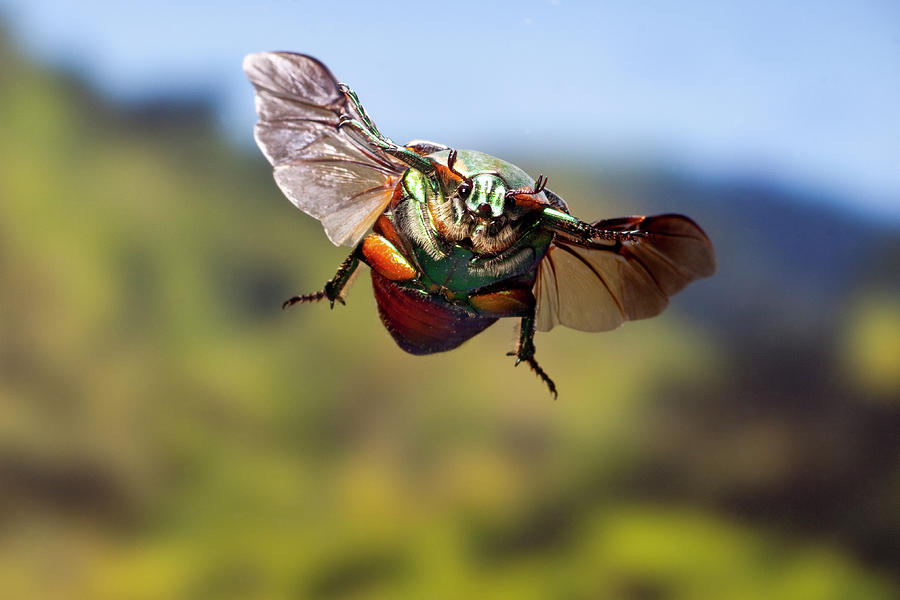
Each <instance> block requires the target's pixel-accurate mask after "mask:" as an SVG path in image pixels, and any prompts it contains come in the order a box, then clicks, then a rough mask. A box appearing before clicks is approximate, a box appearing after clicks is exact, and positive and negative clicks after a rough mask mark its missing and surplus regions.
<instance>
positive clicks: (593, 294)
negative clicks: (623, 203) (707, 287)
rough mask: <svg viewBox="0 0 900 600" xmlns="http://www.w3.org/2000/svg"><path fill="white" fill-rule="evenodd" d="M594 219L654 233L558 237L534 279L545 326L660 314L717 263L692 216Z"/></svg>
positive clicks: (591, 325)
mask: <svg viewBox="0 0 900 600" xmlns="http://www.w3.org/2000/svg"><path fill="white" fill-rule="evenodd" d="M593 225H594V226H595V227H596V228H598V229H605V230H614V231H635V230H636V231H640V232H644V233H647V234H649V235H647V236H645V237H637V238H635V239H634V240H632V241H626V242H611V241H599V242H596V243H591V244H588V245H582V244H578V243H576V242H574V241H572V240H568V239H563V238H558V239H556V240H554V242H553V245H552V246H551V247H550V250H549V251H548V253H547V256H546V257H545V258H544V260H542V261H541V264H540V266H539V267H538V275H537V280H536V281H535V285H534V295H535V297H536V298H537V309H536V328H537V329H538V330H539V331H549V330H550V329H552V328H553V327H554V326H555V325H565V326H566V327H571V328H573V329H579V330H581V331H607V330H609V329H615V328H616V327H618V326H619V325H621V324H622V323H623V322H625V321H633V320H636V319H646V318H648V317H653V316H655V315H658V314H659V313H660V312H662V310H663V309H664V308H665V307H666V305H667V304H668V302H669V296H671V295H672V294H674V293H676V292H677V291H679V290H681V289H682V288H683V287H684V286H686V285H687V284H688V283H690V282H691V281H693V280H695V279H699V278H701V277H708V276H710V275H712V274H713V272H714V271H715V269H716V266H715V258H714V256H713V250H712V245H711V244H710V241H709V239H708V238H707V237H706V235H705V234H704V233H703V231H702V230H701V229H700V228H699V227H698V226H697V224H696V223H694V222H693V221H692V220H690V219H688V218H687V217H684V216H681V215H671V214H669V215H658V216H655V217H625V218H621V219H609V220H606V221H598V222H596V223H594V224H593Z"/></svg>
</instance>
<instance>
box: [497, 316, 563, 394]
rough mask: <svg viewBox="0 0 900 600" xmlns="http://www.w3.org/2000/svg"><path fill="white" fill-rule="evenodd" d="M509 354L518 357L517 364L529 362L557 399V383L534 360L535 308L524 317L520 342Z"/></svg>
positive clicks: (520, 330)
mask: <svg viewBox="0 0 900 600" xmlns="http://www.w3.org/2000/svg"><path fill="white" fill-rule="evenodd" d="M506 355H507V356H515V357H516V366H518V364H519V363H520V362H523V361H524V362H527V363H528V366H529V367H531V370H532V371H534V372H535V373H536V374H537V376H538V377H540V378H541V381H543V382H544V383H545V384H547V387H548V388H549V389H550V393H551V394H553V399H554V400H556V398H557V393H556V384H555V383H553V380H552V379H550V377H549V376H548V375H547V373H545V372H544V370H543V369H542V368H541V366H540V365H539V364H538V363H537V361H536V360H534V309H533V308H532V309H531V313H530V314H528V315H526V316H524V317H522V322H521V327H520V329H519V343H518V345H517V346H516V351H515V352H507V353H506Z"/></svg>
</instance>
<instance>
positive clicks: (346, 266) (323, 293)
mask: <svg viewBox="0 0 900 600" xmlns="http://www.w3.org/2000/svg"><path fill="white" fill-rule="evenodd" d="M359 248H360V247H359V246H357V247H356V249H354V250H353V252H352V253H351V254H350V256H348V257H347V258H346V260H344V262H342V263H341V266H340V267H338V270H337V273H335V274H334V277H332V278H331V279H329V280H328V281H327V282H326V283H325V287H324V288H323V289H321V290H319V291H318V292H313V293H312V294H300V295H297V296H293V297H291V298H288V299H287V300H285V301H284V302H283V303H282V304H281V309H282V310H284V309H286V308H287V307H289V306H293V305H295V304H301V303H304V302H319V301H320V300H326V299H327V300H328V301H329V302H330V303H331V308H334V303H335V302H336V301H337V302H340V303H341V304H346V302H344V290H345V289H346V288H347V285H348V284H349V283H350V281H351V280H352V279H353V275H354V274H355V272H356V269H357V268H358V267H359Z"/></svg>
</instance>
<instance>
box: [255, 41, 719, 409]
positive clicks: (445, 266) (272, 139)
mask: <svg viewBox="0 0 900 600" xmlns="http://www.w3.org/2000/svg"><path fill="white" fill-rule="evenodd" d="M244 71H245V73H246V74H247V77H248V78H249V79H250V82H251V83H252V84H253V86H254V87H255V88H256V110H257V113H258V114H259V122H258V123H257V124H256V127H255V130H254V134H255V138H256V142H257V144H259V147H260V149H261V150H262V152H263V154H264V155H265V156H266V158H267V159H268V160H269V162H270V163H271V164H272V165H273V166H274V168H275V181H276V182H277V184H278V187H279V188H281V191H282V192H284V194H285V195H286V196H287V197H288V198H289V199H290V201H291V202H292V203H293V204H294V205H295V206H297V208H299V209H300V210H302V211H303V212H305V213H307V214H308V215H310V216H312V217H315V218H316V219H318V220H319V221H321V223H322V225H323V226H324V228H325V233H326V235H327V236H328V238H329V239H330V240H331V241H332V242H333V243H334V244H335V245H346V246H350V247H352V248H353V251H352V252H351V253H350V256H348V257H347V259H346V260H345V261H344V262H343V263H342V264H341V265H340V267H339V268H338V270H337V273H336V274H335V275H334V277H333V278H331V279H330V280H329V281H328V282H327V283H326V284H325V286H324V289H322V290H321V291H318V292H315V293H312V294H304V295H298V296H294V297H293V298H290V299H289V300H287V301H286V302H285V303H284V305H283V306H284V307H285V308H286V307H288V306H291V305H293V304H296V303H298V302H314V301H319V300H328V301H329V302H330V303H331V306H332V307H333V306H334V303H335V301H338V302H340V303H342V304H343V303H344V290H345V288H346V286H347V285H348V283H349V282H350V280H351V277H352V276H353V274H354V272H355V271H356V269H357V268H358V267H359V263H360V262H364V263H366V264H367V265H369V267H370V268H371V274H372V286H373V289H374V292H375V299H376V302H377V304H378V312H379V314H380V316H381V320H382V321H383V323H384V325H385V327H386V328H387V330H388V331H389V332H390V334H391V336H392V337H393V338H394V340H395V341H396V342H397V344H398V345H399V346H400V347H401V348H402V349H403V350H405V351H407V352H410V353H412V354H430V353H432V352H443V351H445V350H451V349H453V348H456V347H457V346H459V345H460V344H462V343H463V342H465V341H466V340H468V339H469V338H471V337H472V336H474V335H476V334H477V333H479V332H481V331H483V330H484V329H485V328H486V327H488V326H489V325H491V324H493V323H494V322H495V321H496V320H497V319H499V318H501V317H516V318H518V319H520V327H519V334H518V343H517V345H516V349H515V351H514V352H510V353H508V354H509V355H512V356H515V357H516V364H517V365H518V364H519V363H520V362H525V363H528V365H529V366H530V367H531V368H532V369H533V370H534V372H535V373H537V375H538V376H539V377H540V378H541V379H542V380H543V381H544V383H546V385H547V387H548V388H549V389H550V392H551V393H552V394H553V396H554V397H556V394H557V392H556V385H555V384H554V383H553V381H552V380H551V379H550V377H549V376H547V374H546V373H545V372H544V371H543V369H541V367H540V366H539V365H538V363H537V361H536V360H535V358H534V353H535V348H534V334H535V330H537V331H549V330H550V329H552V328H553V327H554V326H555V325H557V324H559V325H565V326H567V327H572V328H574V329H579V330H582V331H606V330H609V329H614V328H615V327H618V326H619V325H621V324H622V323H623V322H624V321H628V320H634V319H644V318H647V317H652V316H655V315H657V314H659V313H660V312H661V311H662V310H663V308H665V306H666V304H667V303H668V298H669V296H671V295H672V294H674V293H675V292H677V291H678V290H680V289H682V288H683V287H684V286H685V285H687V284H688V283H689V282H691V281H693V280H694V279H697V278H700V277H707V276H709V275H712V273H713V271H714V270H715V259H714V257H713V250H712V245H711V244H710V242H709V239H708V238H707V237H706V234H704V233H703V230H702V229H700V227H698V226H697V224H696V223H694V222H693V221H692V220H690V219H689V218H687V217H684V216H681V215H674V214H666V215H658V216H652V217H643V216H634V217H624V218H618V219H606V220H602V221H596V222H593V223H588V222H585V221H581V220H579V219H577V218H575V217H574V216H572V215H571V214H570V213H569V209H568V206H567V205H566V203H565V202H564V201H563V199H562V198H560V197H559V196H557V195H556V194H554V193H553V192H551V191H550V190H549V189H548V188H547V179H546V178H545V177H543V176H539V177H538V178H537V180H534V179H532V178H531V177H530V176H529V175H528V174H527V173H525V172H524V171H522V170H521V169H519V168H518V167H516V166H515V165H512V164H510V163H508V162H506V161H503V160H500V159H498V158H494V157H493V156H488V155H487V154H483V153H481V152H476V151H473V150H459V151H457V150H454V149H451V148H449V147H447V146H444V145H442V144H437V143H434V142H427V141H421V140H415V141H412V142H409V143H407V144H404V145H399V144H397V143H395V142H393V141H392V140H391V139H390V138H388V137H387V136H385V135H383V134H382V133H381V132H380V131H378V128H377V127H376V126H375V123H373V122H372V120H371V119H370V118H369V116H368V115H367V114H366V111H365V110H364V109H363V107H362V105H361V104H360V103H359V100H358V98H357V96H356V94H355V93H354V92H353V91H352V90H350V88H348V87H347V86H346V85H344V84H341V83H338V82H337V80H336V79H335V78H334V76H333V75H332V74H331V72H330V71H329V70H328V68H327V67H325V65H323V64H322V63H321V62H319V61H318V60H316V59H314V58H312V57H309V56H304V55H302V54H293V53H288V52H263V53H259V54H251V55H249V56H247V57H246V58H245V59H244Z"/></svg>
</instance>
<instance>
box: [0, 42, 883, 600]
mask: <svg viewBox="0 0 900 600" xmlns="http://www.w3.org/2000/svg"><path fill="white" fill-rule="evenodd" d="M0 64H2V65H3V68H2V69H0V157H2V160H0V273H2V274H3V280H2V285H0V311H2V321H0V491H2V493H0V523H2V528H0V582H2V593H0V596H2V597H4V598H48V599H52V598H90V599H102V598H123V597H126V598H135V599H139V598H186V599H187V598H190V599H197V598H376V597H377V598H384V597H403V598H461V597H477V598H748V599H751V598H772V599H780V598H784V599H797V598H816V599H819V598H835V599H837V598H889V597H893V594H894V593H896V592H897V589H898V588H897V587H896V579H894V577H895V576H896V575H897V574H896V572H892V571H891V568H890V565H891V564H896V562H895V560H896V559H897V558H898V557H900V552H898V548H900V545H898V541H897V540H898V539H900V518H898V517H900V511H897V507H898V506H900V467H898V464H900V462H898V460H897V459H898V458H900V455H898V447H900V445H898V429H897V427H898V423H900V418H898V410H900V404H898V403H897V402H896V399H897V397H898V395H900V382H898V379H897V373H898V372H900V371H898V369H897V368H896V367H897V366H898V364H900V356H898V355H900V349H898V337H900V334H898V331H897V329H898V325H897V319H898V308H897V303H896V296H894V295H892V288H888V291H887V292H885V291H884V288H883V286H882V284H883V283H884V282H885V281H887V282H888V283H890V280H889V278H888V277H887V276H886V274H885V273H884V272H882V271H881V270H878V269H875V270H873V271H872V272H871V276H867V277H868V279H867V280H866V281H867V282H868V284H866V285H868V286H869V287H866V286H864V285H863V284H862V283H861V284H860V288H859V290H858V293H856V294H851V293H850V292H851V291H852V290H846V289H845V290H827V288H828V286H827V285H825V289H826V290H827V291H822V289H821V286H818V287H817V285H813V286H811V287H809V288H802V287H798V288H796V289H798V290H800V289H803V290H807V289H811V290H813V291H814V292H815V293H818V294H820V295H821V297H822V298H826V297H827V298H829V302H831V303H832V304H834V303H835V302H836V306H837V307H838V308H837V309H835V310H844V311H846V312H845V313H839V315H840V314H845V315H847V316H846V318H830V319H829V320H828V323H829V324H830V325H829V326H828V327H820V328H816V329H815V331H816V332H817V333H815V334H810V333H809V332H808V331H807V330H805V329H803V328H801V327H800V326H799V325H798V328H797V329H796V330H792V329H790V328H786V327H785V326H784V323H783V322H782V321H779V323H778V325H779V326H778V327H777V328H775V327H773V328H772V329H770V330H761V329H760V328H759V327H754V328H752V331H748V330H747V328H746V327H742V326H741V325H742V324H741V323H732V324H733V325H734V326H733V327H731V326H729V323H730V322H731V321H735V320H739V318H740V317H735V316H733V315H734V314H738V315H739V314H740V312H737V313H735V312H734V311H739V310H740V307H735V306H734V303H729V304H728V306H727V307H726V306H724V305H723V303H722V302H721V298H723V297H725V296H723V294H724V293H725V291H726V290H724V289H723V287H724V286H721V285H720V284H717V280H716V279H712V280H709V281H705V282H702V283H700V284H698V285H697V286H696V289H695V290H694V291H693V292H692V294H693V295H690V294H689V295H687V296H686V300H685V301H683V302H682V301H679V302H676V305H677V306H676V307H675V308H674V309H673V310H671V311H670V312H669V313H667V314H666V315H665V316H664V317H662V318H659V319H654V320H651V321H647V322H641V323H634V324H629V325H628V326H627V327H624V328H623V329H621V330H619V331H616V332H612V333H609V334H603V335H589V334H581V333H577V332H572V331H566V330H559V331H554V332H552V334H549V335H541V336H539V337H538V339H537V344H538V352H539V358H540V359H541V362H542V364H543V365H544V367H545V368H546V369H547V370H548V372H549V373H551V374H552V375H553V376H554V377H555V378H556V380H557V382H558V383H559V386H560V390H561V398H560V400H559V401H558V402H555V403H554V402H552V401H551V399H550V397H549V395H548V394H547V393H546V390H545V389H544V388H543V386H542V385H541V384H540V382H539V381H538V380H537V379H536V378H535V377H534V376H533V375H532V374H530V373H529V372H527V371H525V370H524V368H523V367H520V368H519V369H514V368H513V367H512V364H511V361H510V359H508V358H506V357H504V356H503V354H504V352H505V351H506V350H507V349H508V348H509V346H510V345H511V343H512V339H513V334H512V332H511V322H510V323H503V324H501V325H498V326H495V327H494V328H492V329H491V330H489V331H488V332H487V333H485V334H484V335H482V336H479V337H477V338H476V339H474V340H472V341H471V342H468V343H467V344H466V345H465V346H463V348H461V349H460V350H457V351H455V352H451V353H447V354H443V355H437V356H429V357H413V356H409V355H405V354H403V353H402V352H401V351H400V350H398V349H397V348H396V347H395V346H394V344H393V342H392V341H391V340H390V338H389V336H388V334H387V333H386V332H385V331H384V330H383V328H382V327H381V325H380V324H379V323H378V320H377V317H376V312H375V307H374V303H373V300H372V297H371V292H370V291H369V289H368V288H369V286H368V283H367V281H366V280H367V277H366V276H363V277H360V279H359V281H358V282H357V283H356V285H355V287H354V288H353V289H351V292H350V295H349V301H348V306H347V307H337V308H335V310H334V311H333V312H332V311H329V310H328V308H327V306H325V305H319V306H300V307H295V308H294V309H292V310H290V311H288V312H284V313H283V312H281V311H280V310H279V303H280V301H281V300H282V299H284V298H285V297H287V296H289V295H291V294H293V293H295V292H297V291H311V290H312V289H313V288H316V287H317V286H318V285H320V284H321V283H322V282H324V281H325V280H326V279H327V278H328V277H329V276H330V275H331V274H332V273H333V270H334V268H335V267H336V265H337V264H338V263H339V262H340V260H342V258H343V254H344V250H343V249H336V248H332V247H330V245H329V244H328V242H327V240H326V239H325V237H324V235H323V234H322V232H321V229H320V227H319V226H318V224H317V223H315V222H313V221H312V220H311V219H309V218H307V217H305V216H303V215H302V214H300V213H299V212H297V211H295V210H294V209H293V208H292V207H291V206H290V205H289V204H288V203H287V202H286V201H285V200H284V199H283V198H282V197H281V196H280V194H279V193H278V191H277V190H276V188H275V186H274V184H273V183H272V182H271V179H270V174H269V169H268V166H267V165H265V164H264V162H263V161H262V159H261V158H260V157H258V156H256V155H252V156H248V155H245V154H242V153H240V152H238V151H236V150H234V149H232V148H230V147H229V146H228V145H227V144H226V143H225V142H224V141H223V140H222V139H220V138H219V137H218V135H217V133H216V130H215V128H214V127H213V126H212V125H211V122H210V120H209V118H208V113H207V112H206V111H204V110H202V109H200V108H197V107H192V106H180V105H174V104H173V105H159V106H148V107H144V108H143V109H140V110H133V111H130V112H127V113H126V112H123V111H122V110H118V109H114V108H111V107H110V106H109V105H107V104H105V103H104V102H102V101H101V100H99V99H98V98H97V97H95V96H94V95H92V94H91V93H90V92H88V91H85V90H84V89H82V88H81V87H80V86H79V85H78V84H77V82H74V81H70V80H68V79H66V78H64V77H61V76H59V75H58V74H51V73H47V72H44V71H41V70H39V69H36V68H35V67H33V66H31V65H29V64H27V63H26V62H25V61H23V59H22V58H21V57H19V56H18V55H16V54H15V52H13V50H12V49H10V48H9V47H2V50H0ZM236 68H237V66H236ZM250 94H251V92H250V89H249V86H248V97H249V96H250ZM248 135H249V132H248ZM510 158H513V159H514V158H515V157H510ZM584 172H587V169H585V170H584ZM576 177H583V173H582V175H578V173H577V171H576V172H575V173H573V174H572V175H571V177H569V178H568V180H566V175H565V174H562V175H559V176H558V177H555V178H554V179H559V180H560V183H559V185H556V186H555V189H556V191H558V192H560V193H562V194H563V195H564V196H565V197H567V198H571V199H570V200H569V202H570V204H571V205H573V206H574V207H577V210H578V213H579V214H582V215H584V217H585V218H591V217H592V216H595V217H598V218H599V217H602V216H614V215H613V214H612V213H615V214H616V215H617V214H619V213H623V212H630V211H631V210H632V209H631V208H629V207H630V206H631V203H630V202H629V198H623V197H621V196H616V195H615V194H614V193H613V192H612V191H609V193H608V194H607V197H608V198H611V200H610V201H609V203H608V204H606V205H603V204H600V203H598V202H593V201H588V198H594V197H597V196H602V195H603V194H598V192H597V189H596V187H595V184H594V182H593V181H592V180H589V179H586V178H582V179H577V178H576ZM673 184H674V183H673ZM566 186H568V189H567V188H566ZM632 189H633V188H632ZM638 196H640V194H638ZM654 197H655V196H654ZM638 201H640V198H639V199H638ZM690 206H693V209H694V210H695V211H699V212H700V213H701V214H696V213H695V212H691V209H690ZM703 206H704V205H703V204H697V203H695V204H693V205H689V206H686V207H685V208H683V209H682V210H684V211H685V212H688V213H689V214H691V215H692V216H694V217H695V218H697V220H698V221H699V222H701V223H703V224H704V225H706V226H707V227H709V229H710V233H711V234H712V236H713V238H714V241H715V242H716V244H717V246H718V247H719V248H720V250H721V256H722V257H723V261H722V266H721V269H722V271H723V273H722V275H721V277H723V278H725V280H726V281H728V280H731V281H736V282H737V283H736V284H735V285H739V284H742V283H743V284H745V285H747V286H750V285H751V282H756V284H754V285H755V286H756V289H755V295H754V296H753V297H752V298H749V299H747V301H746V302H747V304H746V306H745V307H743V309H744V310H746V311H748V312H747V314H748V317H747V319H748V320H749V319H751V318H757V316H758V315H760V314H762V315H765V314H766V313H765V311H766V307H770V308H771V310H772V312H773V313H777V312H778V311H777V310H776V308H774V307H776V306H778V305H779V303H780V302H782V301H784V302H787V303H794V302H799V299H798V298H797V297H795V295H793V294H792V293H791V290H790V289H788V290H785V289H775V287H776V286H775V285H773V286H772V287H771V288H767V287H765V286H764V284H763V285H759V282H760V281H762V282H765V281H766V280H767V279H766V278H767V272H768V270H767V269H768V268H771V269H773V272H774V270H775V269H780V270H779V271H778V272H779V273H780V274H781V273H789V272H790V271H786V270H785V268H786V267H785V266H784V265H782V264H780V263H777V261H774V260H773V259H772V258H771V257H772V256H773V255H774V256H775V257H777V258H778V260H782V261H785V262H787V263H790V261H791V260H792V259H791V256H792V255H791V254H790V253H782V252H780V251H779V250H780V249H779V248H777V247H776V248H771V247H766V248H763V247H761V246H759V247H755V246H754V245H753V244H751V243H750V242H751V241H753V240H756V239H757V238H759V237H760V235H762V234H760V233H759V232H754V231H748V230H747V227H748V225H747V223H748V220H747V219H743V218H742V217H741V216H740V215H739V214H737V213H736V212H734V211H733V209H732V208H731V207H728V206H726V207H724V208H722V207H719V208H717V209H714V208H708V209H703V208H702V207H703ZM706 206H709V205H706ZM668 208H672V209H674V208H677V207H676V206H669V207H668ZM704 210H706V212H705V213H704ZM717 210H718V211H719V212H716V211H717ZM807 210H811V209H807ZM729 215H730V216H729ZM729 219H730V220H729ZM749 221H750V222H751V223H752V219H749ZM789 229H790V230H791V231H788V233H790V232H792V230H793V226H792V227H791V228H789ZM892 234H893V235H895V234H896V232H892ZM767 235H768V234H767ZM894 239H896V238H894ZM897 247H898V246H897V245H896V244H894V245H893V246H892V248H893V249H894V251H896V249H897ZM754 252H758V254H753V253H754ZM864 256H865V254H864V253H862V252H861V253H860V257H861V258H862V257H864ZM892 256H894V257H896V254H893V255H892ZM742 258H745V262H744V263H741V262H740V261H741V259H742ZM851 259H852V257H849V258H848V260H851ZM748 264H749V265H751V266H752V265H755V266H756V267H757V268H758V272H753V270H752V268H750V267H747V268H746V269H745V271H742V272H741V273H735V272H734V269H735V268H736V267H735V265H740V268H742V269H744V268H745V266H746V265H748ZM853 264H854V265H855V266H856V267H858V268H859V269H863V268H864V267H867V266H869V267H871V266H872V263H871V262H869V263H867V264H863V263H862V262H860V261H859V260H857V261H856V262H854V263H853ZM818 268H822V265H813V266H812V267H809V266H806V265H799V266H797V267H796V269H797V271H803V270H804V269H805V270H807V271H809V270H810V269H818ZM825 268H827V265H825ZM729 278H730V279H729ZM785 280H787V281H790V276H788V275H784V276H783V279H782V281H785ZM717 286H718V287H717ZM760 288H761V289H760ZM727 291H728V292H730V293H734V291H735V290H734V286H731V287H730V289H729V290H727ZM811 293H813V292H811ZM832 295H833V298H832ZM742 297H743V296H742ZM717 298H718V300H717ZM832 299H835V300H834V302H832ZM841 299H846V306H845V307H843V308H841V304H842V302H843V300H841ZM717 302H719V304H716V303H717ZM823 302H824V300H823ZM693 303H696V304H693ZM813 304H816V302H815V298H812V299H810V300H809V304H808V306H810V307H812V306H813ZM692 305H696V306H702V307H703V310H702V311H700V312H702V315H700V317H698V318H694V319H691V318H689V317H687V316H686V314H685V311H684V309H689V308H690V307H691V306H692ZM830 305H831V304H829V306H830ZM816 306H818V308H821V305H820V304H817V305H816ZM679 308H681V309H682V310H681V311H679V310H678V309H679ZM726 309H727V310H726ZM728 310H731V311H732V313H728ZM810 310H813V309H812V308H811V309H810ZM728 314H732V316H731V317H728V318H725V317H723V315H728ZM817 314H818V313H817ZM781 316H782V317H783V321H788V320H789V319H787V318H784V315H781ZM762 322H764V319H763V320H762ZM886 399H887V400H888V401H886ZM890 400H893V401H890Z"/></svg>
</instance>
